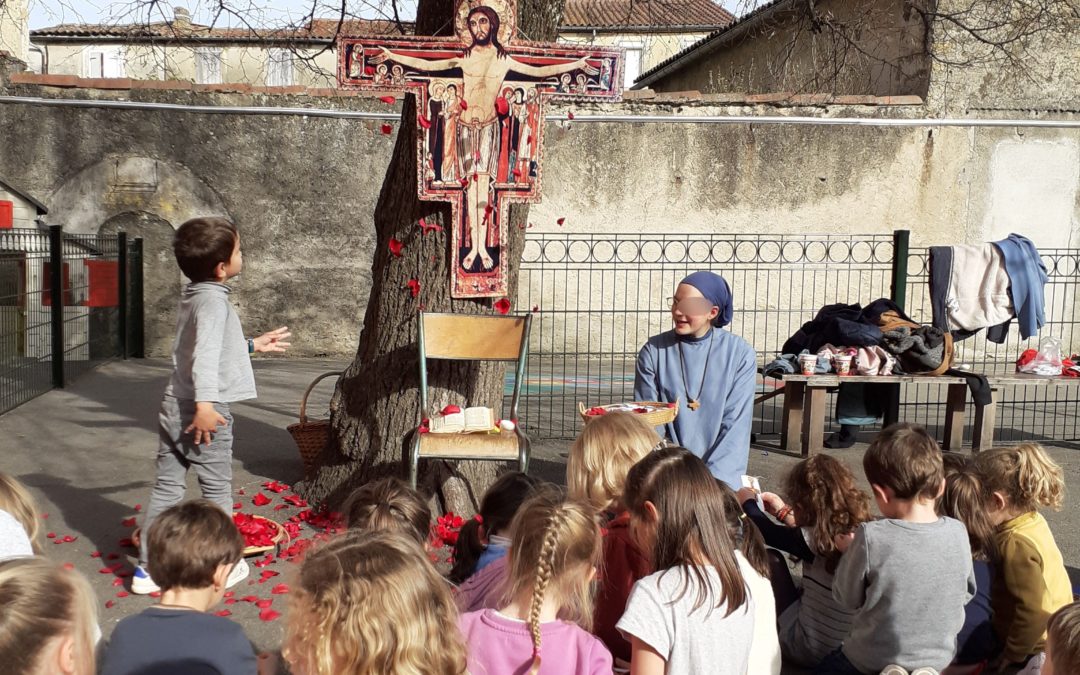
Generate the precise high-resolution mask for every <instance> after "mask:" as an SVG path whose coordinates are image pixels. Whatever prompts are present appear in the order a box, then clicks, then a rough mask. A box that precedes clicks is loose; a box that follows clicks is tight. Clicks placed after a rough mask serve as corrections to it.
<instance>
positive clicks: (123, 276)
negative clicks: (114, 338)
mask: <svg viewBox="0 0 1080 675" xmlns="http://www.w3.org/2000/svg"><path fill="white" fill-rule="evenodd" d="M127 247H128V242H127V232H124V231H123V230H121V231H119V232H117V233H116V267H117V272H118V273H117V275H116V282H117V285H118V286H119V288H118V289H117V302H116V304H117V305H118V307H117V310H118V314H119V317H118V319H119V320H118V323H119V324H120V326H119V330H118V331H117V332H119V334H120V335H119V337H120V357H121V358H123V359H124V360H127V357H128V251H127Z"/></svg>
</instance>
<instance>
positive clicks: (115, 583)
mask: <svg viewBox="0 0 1080 675" xmlns="http://www.w3.org/2000/svg"><path fill="white" fill-rule="evenodd" d="M112 585H113V588H115V587H117V586H123V585H124V580H123V579H121V578H120V577H116V578H114V579H113V580H112Z"/></svg>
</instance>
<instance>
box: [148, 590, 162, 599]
mask: <svg viewBox="0 0 1080 675" xmlns="http://www.w3.org/2000/svg"><path fill="white" fill-rule="evenodd" d="M150 597H151V598H160V597H161V591H152V592H151V593H150Z"/></svg>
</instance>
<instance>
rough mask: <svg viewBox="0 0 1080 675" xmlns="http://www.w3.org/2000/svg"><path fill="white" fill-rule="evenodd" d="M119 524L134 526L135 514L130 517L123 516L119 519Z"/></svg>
mask: <svg viewBox="0 0 1080 675" xmlns="http://www.w3.org/2000/svg"><path fill="white" fill-rule="evenodd" d="M120 524H121V525H123V526H124V527H135V516H132V517H130V518H124V519H123V520H121V521H120Z"/></svg>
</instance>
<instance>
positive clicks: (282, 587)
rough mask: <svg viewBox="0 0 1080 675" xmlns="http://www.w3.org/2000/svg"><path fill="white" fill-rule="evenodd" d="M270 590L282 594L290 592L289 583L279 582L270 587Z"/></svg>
mask: <svg viewBox="0 0 1080 675" xmlns="http://www.w3.org/2000/svg"><path fill="white" fill-rule="evenodd" d="M270 592H271V593H272V594H274V595H282V594H284V593H288V592H289V584H278V585H277V586H274V587H273V588H271V589H270Z"/></svg>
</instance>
